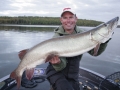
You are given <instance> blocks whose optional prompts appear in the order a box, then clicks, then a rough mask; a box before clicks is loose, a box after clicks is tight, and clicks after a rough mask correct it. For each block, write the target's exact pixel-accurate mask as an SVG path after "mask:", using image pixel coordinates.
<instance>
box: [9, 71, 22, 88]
mask: <svg viewBox="0 0 120 90" xmlns="http://www.w3.org/2000/svg"><path fill="white" fill-rule="evenodd" d="M10 78H13V79H15V80H16V82H17V88H18V89H19V88H20V85H21V77H20V76H17V75H16V73H15V71H13V72H12V73H11V74H10Z"/></svg>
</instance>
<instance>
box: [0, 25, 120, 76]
mask: <svg viewBox="0 0 120 90" xmlns="http://www.w3.org/2000/svg"><path fill="white" fill-rule="evenodd" d="M55 28H56V26H45V25H44V26H38V25H37V26H30V25H27V26H25V25H22V26H19V25H18V26H15V25H12V26H10V25H4V26H2V25H1V26H0V78H2V77H4V76H6V75H8V74H10V73H11V72H12V71H13V70H14V69H15V68H16V67H17V65H18V64H19V62H20V59H19V58H18V52H19V51H20V50H23V49H26V48H30V47H32V46H34V45H36V44H38V43H40V42H42V41H44V40H47V39H49V38H52V36H53V29H55ZM81 28H85V29H91V28H92V27H81ZM119 39H120V28H117V29H115V33H114V35H113V38H112V40H111V41H110V42H109V44H108V46H107V48H106V50H105V51H104V52H103V53H102V54H101V55H100V56H97V57H93V56H91V55H89V54H88V53H85V54H84V55H83V58H82V60H81V62H80V66H82V67H85V68H88V69H91V70H93V71H96V72H98V73H101V74H103V75H108V74H111V73H113V72H116V71H120V41H119ZM46 66H47V64H43V65H40V66H38V67H46Z"/></svg>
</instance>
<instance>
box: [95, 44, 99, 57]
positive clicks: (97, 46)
mask: <svg viewBox="0 0 120 90" xmlns="http://www.w3.org/2000/svg"><path fill="white" fill-rule="evenodd" d="M99 48H100V43H98V44H97V45H96V47H95V48H94V53H93V56H97V54H98V50H99Z"/></svg>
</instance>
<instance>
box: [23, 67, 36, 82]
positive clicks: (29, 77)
mask: <svg viewBox="0 0 120 90" xmlns="http://www.w3.org/2000/svg"><path fill="white" fill-rule="evenodd" d="M25 73H26V78H27V79H28V80H31V79H32V77H33V74H34V68H31V69H27V70H26V71H25Z"/></svg>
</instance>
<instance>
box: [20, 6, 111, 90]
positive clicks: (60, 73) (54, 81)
mask: <svg viewBox="0 0 120 90" xmlns="http://www.w3.org/2000/svg"><path fill="white" fill-rule="evenodd" d="M60 21H61V24H62V25H61V26H59V27H58V28H56V29H55V31H54V32H55V34H54V36H53V37H54V38H55V37H58V36H67V35H71V34H76V33H82V32H84V30H82V29H80V28H79V27H78V26H77V25H76V23H77V16H76V13H75V12H74V11H73V10H72V9H71V8H64V9H63V12H62V13H61V17H60ZM108 41H109V40H108ZM108 41H107V42H106V43H102V44H101V45H100V46H99V49H98V51H97V52H95V51H94V50H93V49H92V50H90V51H89V52H88V53H90V54H91V55H93V56H97V55H99V54H101V53H102V52H103V51H104V50H105V48H106V46H107V43H108ZM78 42H79V41H78ZM72 44H73V47H75V44H74V43H72ZM66 48H67V47H66ZM24 54H25V53H23V52H20V53H19V56H20V58H22V57H23V56H24ZM81 58H82V54H81V55H78V56H72V57H59V56H57V55H55V56H54V57H53V58H50V60H49V65H48V67H47V70H46V75H47V79H48V81H49V82H50V84H51V90H52V89H53V90H80V86H79V81H78V75H79V63H80V60H81ZM23 82H24V81H23Z"/></svg>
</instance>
